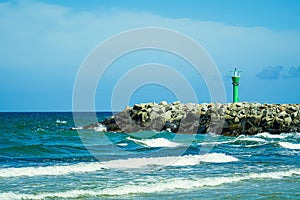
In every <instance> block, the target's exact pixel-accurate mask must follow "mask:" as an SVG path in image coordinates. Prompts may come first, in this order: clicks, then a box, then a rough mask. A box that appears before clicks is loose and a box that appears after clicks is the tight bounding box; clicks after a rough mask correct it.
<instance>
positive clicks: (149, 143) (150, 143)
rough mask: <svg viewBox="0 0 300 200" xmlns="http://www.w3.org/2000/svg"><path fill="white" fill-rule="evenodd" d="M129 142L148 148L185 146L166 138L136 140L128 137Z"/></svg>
mask: <svg viewBox="0 0 300 200" xmlns="http://www.w3.org/2000/svg"><path fill="white" fill-rule="evenodd" d="M127 140H130V141H133V142H135V143H137V144H141V145H143V146H146V147H179V146H183V145H182V144H180V143H177V142H172V141H170V140H167V139H165V138H153V139H135V138H132V137H127Z"/></svg>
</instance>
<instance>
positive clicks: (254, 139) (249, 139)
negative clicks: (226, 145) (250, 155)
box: [238, 137, 267, 142]
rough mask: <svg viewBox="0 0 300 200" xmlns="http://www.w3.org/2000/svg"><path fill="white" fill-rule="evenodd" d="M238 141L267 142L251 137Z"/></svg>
mask: <svg viewBox="0 0 300 200" xmlns="http://www.w3.org/2000/svg"><path fill="white" fill-rule="evenodd" d="M238 140H239V141H250V142H267V141H266V140H264V139H261V138H251V137H246V138H239V139H238Z"/></svg>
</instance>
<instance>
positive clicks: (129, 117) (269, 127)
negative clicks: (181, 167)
mask: <svg viewBox="0 0 300 200" xmlns="http://www.w3.org/2000/svg"><path fill="white" fill-rule="evenodd" d="M102 124H104V125H105V126H106V127H107V130H108V131H122V132H126V133H130V132H137V131H145V130H156V131H161V130H170V131H172V132H175V133H176V132H178V133H207V132H213V133H217V134H223V135H232V136H236V135H240V134H247V135H253V134H256V133H259V132H270V133H272V134H279V133H281V132H290V131H297V132H299V131H300V104H260V103H246V102H243V103H227V104H220V103H209V104H208V103H202V104H192V103H188V104H181V103H180V102H174V103H171V104H168V103H167V102H165V101H163V102H161V103H159V104H156V103H146V104H135V105H134V106H133V107H129V106H128V107H126V108H125V110H123V111H122V112H120V113H118V114H117V115H115V116H113V117H112V118H110V119H107V120H105V121H103V122H102Z"/></svg>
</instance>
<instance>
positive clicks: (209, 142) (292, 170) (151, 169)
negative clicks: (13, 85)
mask: <svg viewBox="0 0 300 200" xmlns="http://www.w3.org/2000/svg"><path fill="white" fill-rule="evenodd" d="M111 114H112V113H108V112H98V113H96V116H97V118H98V119H99V120H103V119H105V118H107V117H109V116H110V115H111ZM92 115H95V113H82V115H77V116H80V117H81V119H79V120H82V123H83V124H84V123H87V124H88V123H89V120H88V119H89V116H92ZM80 117H79V118H80ZM71 127H76V125H75V123H74V120H73V114H72V113H71V112H21V113H18V112H12V113H9V112H6V113H0V199H1V200H5V199H9V200H11V199H213V200H215V199H300V133H281V134H279V135H271V134H269V133H267V132H265V133H260V134H257V135H253V136H246V135H241V136H238V137H228V136H220V135H216V134H213V133H208V134H180V133H177V134H175V133H172V132H168V131H162V132H156V131H145V132H137V133H130V134H129V133H118V132H101V131H97V130H93V129H91V130H80V128H79V129H78V130H70V128H71Z"/></svg>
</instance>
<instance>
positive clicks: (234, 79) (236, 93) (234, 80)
mask: <svg viewBox="0 0 300 200" xmlns="http://www.w3.org/2000/svg"><path fill="white" fill-rule="evenodd" d="M240 72H241V71H238V70H237V69H236V68H234V71H233V73H232V77H231V78H232V85H233V103H236V102H239V101H240V98H239V83H240Z"/></svg>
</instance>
